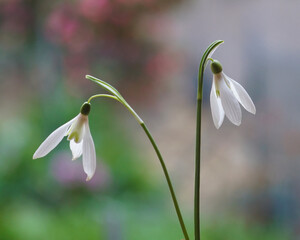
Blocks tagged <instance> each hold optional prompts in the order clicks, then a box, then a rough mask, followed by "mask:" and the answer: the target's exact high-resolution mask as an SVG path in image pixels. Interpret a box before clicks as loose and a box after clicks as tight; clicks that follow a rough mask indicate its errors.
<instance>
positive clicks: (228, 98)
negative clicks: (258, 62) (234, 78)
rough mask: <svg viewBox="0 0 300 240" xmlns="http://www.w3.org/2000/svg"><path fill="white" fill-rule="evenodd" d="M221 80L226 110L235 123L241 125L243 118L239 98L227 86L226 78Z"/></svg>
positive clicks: (221, 90)
mask: <svg viewBox="0 0 300 240" xmlns="http://www.w3.org/2000/svg"><path fill="white" fill-rule="evenodd" d="M219 81H220V82H219V86H220V97H221V103H222V106H223V109H224V112H225V114H226V116H227V117H228V119H229V120H230V121H231V122H232V123H233V124H235V125H237V126H239V125H240V124H241V120H242V112H241V108H240V105H239V103H238V100H237V99H236V98H235V96H234V95H233V92H232V90H231V89H230V88H229V87H228V86H227V84H226V82H225V80H224V78H222V79H221V80H219Z"/></svg>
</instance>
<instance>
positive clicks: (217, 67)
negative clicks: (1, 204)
mask: <svg viewBox="0 0 300 240" xmlns="http://www.w3.org/2000/svg"><path fill="white" fill-rule="evenodd" d="M210 68H211V71H212V72H213V73H214V74H218V73H220V72H222V70H223V68H222V65H221V63H220V62H219V61H218V60H214V61H213V62H212V63H211V64H210Z"/></svg>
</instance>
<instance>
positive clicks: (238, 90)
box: [224, 74, 256, 114]
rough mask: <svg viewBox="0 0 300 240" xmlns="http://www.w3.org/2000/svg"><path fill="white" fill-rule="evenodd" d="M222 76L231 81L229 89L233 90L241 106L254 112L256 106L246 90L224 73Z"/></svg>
mask: <svg viewBox="0 0 300 240" xmlns="http://www.w3.org/2000/svg"><path fill="white" fill-rule="evenodd" d="M224 77H225V78H227V80H228V81H229V82H230V83H231V89H232V91H233V94H234V96H235V97H236V98H237V100H238V101H239V102H240V103H241V104H242V106H243V107H244V108H245V109H246V110H247V111H248V112H251V113H253V114H255V113H256V108H255V106H254V103H253V101H252V99H251V98H250V96H249V94H248V93H247V92H246V90H245V89H244V88H243V87H242V86H241V85H240V84H239V83H237V82H236V81H234V80H233V79H231V78H230V77H228V76H226V75H225V74H224Z"/></svg>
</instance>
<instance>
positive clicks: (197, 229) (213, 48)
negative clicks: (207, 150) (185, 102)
mask: <svg viewBox="0 0 300 240" xmlns="http://www.w3.org/2000/svg"><path fill="white" fill-rule="evenodd" d="M223 42H224V41H222V40H217V41H214V42H213V43H212V44H210V45H209V46H208V48H207V49H206V51H205V52H204V54H203V56H202V59H201V62H200V65H199V76H198V88H197V125H196V157H195V189H194V192H195V193H194V231H195V240H200V167H201V164H200V163H201V112H202V96H203V76H204V69H205V67H206V66H207V63H208V59H209V58H210V57H211V56H212V54H213V53H214V52H215V51H216V49H217V48H218V47H219V46H220V45H221V44H222V43H223Z"/></svg>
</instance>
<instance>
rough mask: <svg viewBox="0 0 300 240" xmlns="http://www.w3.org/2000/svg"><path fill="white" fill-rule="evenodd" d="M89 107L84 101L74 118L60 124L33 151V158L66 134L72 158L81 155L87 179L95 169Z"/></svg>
mask: <svg viewBox="0 0 300 240" xmlns="http://www.w3.org/2000/svg"><path fill="white" fill-rule="evenodd" d="M90 109H91V106H90V104H89V103H84V104H83V105H82V107H81V110H80V113H79V114H78V115H77V116H76V117H75V118H73V119H72V120H70V121H68V122H67V123H65V124H63V125H62V126H60V127H59V128H58V129H56V130H55V131H54V132H52V133H51V134H50V135H49V137H47V138H46V140H45V141H44V142H43V143H42V144H41V145H40V146H39V148H38V149H37V150H36V151H35V153H34V155H33V159H37V158H41V157H44V156H46V155H47V154H48V153H49V152H51V151H52V150H53V149H54V148H55V147H56V146H57V145H58V144H59V143H60V142H61V141H62V139H63V138H64V137H65V136H68V140H69V141H70V149H71V151H72V155H73V159H72V160H75V159H77V158H79V157H80V156H81V155H82V163H83V170H84V172H85V173H86V174H87V179H86V180H87V181H89V180H90V179H91V178H92V177H93V175H94V173H95V170H96V151H95V145H94V141H93V138H92V135H91V132H90V127H89V120H88V115H89V113H90Z"/></svg>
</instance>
